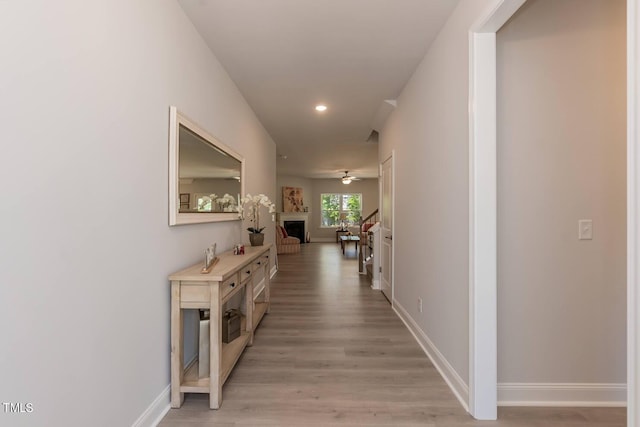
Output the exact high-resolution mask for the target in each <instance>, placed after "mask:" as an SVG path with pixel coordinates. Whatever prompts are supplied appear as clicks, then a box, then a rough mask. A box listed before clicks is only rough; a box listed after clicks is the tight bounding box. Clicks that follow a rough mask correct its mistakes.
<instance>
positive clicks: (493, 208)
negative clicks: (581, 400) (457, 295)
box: [469, 0, 640, 426]
mask: <svg viewBox="0 0 640 427" xmlns="http://www.w3.org/2000/svg"><path fill="white" fill-rule="evenodd" d="M636 1H637V0H627V425H628V426H635V425H640V413H639V410H638V409H639V408H640V394H639V393H638V387H640V378H639V373H640V361H639V360H638V357H639V356H640V328H638V327H637V323H638V314H639V313H640V291H639V286H640V283H639V276H640V275H639V272H638V266H639V265H640V219H639V218H638V215H640V206H639V202H640V194H639V191H640V174H639V173H638V171H640V150H638V149H637V146H638V143H639V142H640V139H639V138H640V130H639V128H638V123H639V122H640V120H639V118H640V117H639V114H640V96H639V95H638V92H637V90H636V89H637V87H638V85H639V84H640V66H639V64H638V61H639V60H640V51H639V49H640V43H639V40H640V31H639V30H640V29H639V28H638V22H640V10H639V8H638V7H637V5H636ZM525 2H526V0H500V1H499V2H497V3H494V4H493V5H492V7H491V8H489V9H488V10H487V11H485V13H483V14H482V15H481V18H480V19H479V20H478V21H477V22H476V24H475V25H473V26H472V28H471V29H470V31H469V412H470V413H471V415H473V416H474V417H475V418H477V419H482V420H493V419H496V418H497V205H496V202H497V188H496V184H497V170H496V166H497V163H496V120H497V115H496V97H497V96H496V32H497V31H498V30H499V29H500V28H501V27H502V26H503V25H504V24H505V23H506V22H507V21H508V20H509V19H510V18H511V17H512V16H513V15H514V14H515V12H516V11H517V10H518V9H519V8H520V7H521V6H522V5H523V4H524V3H525Z"/></svg>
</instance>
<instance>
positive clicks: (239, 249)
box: [233, 243, 244, 255]
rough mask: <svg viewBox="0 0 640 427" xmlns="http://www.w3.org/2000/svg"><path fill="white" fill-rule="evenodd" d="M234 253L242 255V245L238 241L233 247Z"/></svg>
mask: <svg viewBox="0 0 640 427" xmlns="http://www.w3.org/2000/svg"><path fill="white" fill-rule="evenodd" d="M233 254H234V255H244V245H243V244H242V243H238V244H237V245H235V246H234V247H233Z"/></svg>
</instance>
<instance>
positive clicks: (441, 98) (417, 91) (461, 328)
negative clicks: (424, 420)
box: [379, 0, 497, 400]
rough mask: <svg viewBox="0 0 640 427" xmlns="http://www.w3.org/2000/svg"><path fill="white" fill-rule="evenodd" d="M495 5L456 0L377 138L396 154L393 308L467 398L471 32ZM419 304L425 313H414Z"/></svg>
mask: <svg viewBox="0 0 640 427" xmlns="http://www.w3.org/2000/svg"><path fill="white" fill-rule="evenodd" d="M496 4H497V2H496V1H493V0H462V1H461V2H460V3H459V5H458V7H457V8H456V9H455V11H454V13H453V15H452V16H451V17H450V18H449V20H448V22H447V23H446V24H445V26H444V27H443V29H442V31H441V32H440V34H439V35H438V38H437V39H436V40H435V41H434V43H433V44H432V45H431V47H430V48H429V51H428V52H427V54H426V56H425V58H424V59H423V61H422V63H421V64H420V66H419V67H418V69H417V70H416V72H415V73H414V75H413V76H412V78H411V80H410V81H409V83H408V84H407V86H406V87H405V88H404V90H403V91H402V93H401V95H400V96H399V97H398V100H397V101H398V106H397V108H396V109H395V111H394V112H393V113H392V114H391V115H390V117H389V119H388V121H387V123H386V124H385V126H384V128H383V130H382V132H381V134H380V155H379V158H380V159H386V158H387V157H389V155H390V154H391V151H392V150H395V162H396V170H395V216H394V231H393V244H394V248H395V249H394V250H395V253H396V257H395V266H394V278H395V282H394V286H395V290H394V299H395V301H394V303H395V304H396V306H397V307H398V308H399V310H401V311H402V312H403V313H406V316H407V317H408V318H409V321H410V322H411V323H412V324H415V327H416V328H417V329H418V331H417V332H418V334H419V336H420V337H421V339H422V341H423V343H426V345H430V346H432V347H433V349H434V352H435V351H437V353H438V354H439V355H440V356H441V359H442V360H443V366H446V369H447V373H448V374H449V376H448V379H449V380H450V381H451V382H452V383H453V384H454V387H455V388H456V389H457V390H458V391H459V393H460V394H461V396H462V398H463V399H465V400H466V389H465V388H466V386H467V385H468V377H469V256H468V253H469V235H468V230H469V214H468V211H469V163H468V154H469V151H468V146H469V124H468V105H469V96H468V87H469V84H468V82H469V28H470V27H471V25H472V24H474V23H475V21H476V20H477V19H478V18H479V16H480V15H481V13H482V12H483V11H485V9H487V8H489V7H493V6H495V5H496ZM418 298H422V301H423V312H422V313H420V312H419V311H418V304H417V302H418Z"/></svg>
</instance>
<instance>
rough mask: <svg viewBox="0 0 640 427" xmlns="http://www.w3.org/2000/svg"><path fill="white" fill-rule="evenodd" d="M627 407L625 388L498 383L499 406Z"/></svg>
mask: <svg viewBox="0 0 640 427" xmlns="http://www.w3.org/2000/svg"><path fill="white" fill-rule="evenodd" d="M626 405H627V386H626V384H591V383H587V384H584V383H498V406H574V407H575V406H602V407H624V406H626Z"/></svg>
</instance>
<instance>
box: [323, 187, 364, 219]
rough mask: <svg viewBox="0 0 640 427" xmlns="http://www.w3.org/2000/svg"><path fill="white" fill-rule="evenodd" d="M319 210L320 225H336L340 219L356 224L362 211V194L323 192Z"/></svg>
mask: <svg viewBox="0 0 640 427" xmlns="http://www.w3.org/2000/svg"><path fill="white" fill-rule="evenodd" d="M320 210H321V218H322V222H321V224H320V225H321V226H322V227H337V226H338V225H340V222H342V221H344V222H346V223H349V224H358V223H359V221H360V214H361V212H362V194H360V193H355V194H354V193H352V194H340V193H323V194H322V195H321V199H320Z"/></svg>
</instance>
